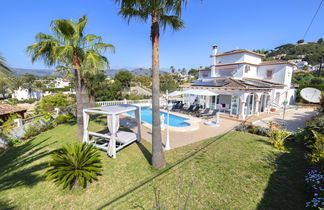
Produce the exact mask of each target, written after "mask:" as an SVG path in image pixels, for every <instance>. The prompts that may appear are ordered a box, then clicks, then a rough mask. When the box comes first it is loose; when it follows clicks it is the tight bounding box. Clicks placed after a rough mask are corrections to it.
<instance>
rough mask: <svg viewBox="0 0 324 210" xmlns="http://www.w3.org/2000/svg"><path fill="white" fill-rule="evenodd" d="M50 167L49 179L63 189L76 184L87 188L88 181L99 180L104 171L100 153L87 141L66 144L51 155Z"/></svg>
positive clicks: (47, 174) (47, 173) (48, 171)
mask: <svg viewBox="0 0 324 210" xmlns="http://www.w3.org/2000/svg"><path fill="white" fill-rule="evenodd" d="M49 166H50V169H49V170H47V171H46V176H47V180H49V181H54V182H55V184H56V185H58V186H60V185H63V189H65V188H67V187H69V188H70V189H71V188H72V187H75V186H82V187H83V188H85V187H86V186H87V183H88V182H92V181H93V180H97V177H98V175H100V173H101V172H102V163H101V159H100V154H99V152H98V150H97V149H96V148H94V147H93V146H92V145H91V144H87V143H82V144H80V143H75V144H73V145H66V146H64V147H63V148H62V149H60V150H58V151H57V152H55V153H54V154H53V155H52V156H51V161H49Z"/></svg>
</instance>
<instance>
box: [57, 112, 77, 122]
mask: <svg viewBox="0 0 324 210" xmlns="http://www.w3.org/2000/svg"><path fill="white" fill-rule="evenodd" d="M72 119H74V116H73V115H72V114H64V115H59V116H57V117H56V118H55V120H54V121H55V122H56V123H57V124H63V123H67V122H70V121H71V120H72Z"/></svg>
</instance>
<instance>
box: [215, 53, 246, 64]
mask: <svg viewBox="0 0 324 210" xmlns="http://www.w3.org/2000/svg"><path fill="white" fill-rule="evenodd" d="M242 62H244V53H237V54H231V55H224V56H219V57H217V56H216V63H217V65H219V64H229V63H242Z"/></svg>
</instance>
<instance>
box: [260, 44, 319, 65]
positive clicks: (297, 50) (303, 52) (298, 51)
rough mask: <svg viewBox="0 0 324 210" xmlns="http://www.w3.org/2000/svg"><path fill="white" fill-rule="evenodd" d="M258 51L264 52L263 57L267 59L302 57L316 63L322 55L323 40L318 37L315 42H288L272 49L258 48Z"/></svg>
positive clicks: (313, 63) (310, 62)
mask: <svg viewBox="0 0 324 210" xmlns="http://www.w3.org/2000/svg"><path fill="white" fill-rule="evenodd" d="M259 52H261V53H265V54H266V57H265V59H269V60H271V59H275V58H277V59H282V60H291V59H302V60H304V61H307V62H308V63H309V64H311V65H317V64H319V63H320V62H321V59H322V58H323V57H324V42H323V39H319V40H318V41H317V42H308V43H299V44H291V43H289V44H284V45H281V46H279V47H276V48H274V49H273V50H269V51H264V50H259ZM322 62H323V61H322Z"/></svg>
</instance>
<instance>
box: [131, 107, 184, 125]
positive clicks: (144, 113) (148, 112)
mask: <svg viewBox="0 0 324 210" xmlns="http://www.w3.org/2000/svg"><path fill="white" fill-rule="evenodd" d="M128 114H129V115H131V116H134V115H135V112H134V111H131V112H128ZM160 115H164V124H167V122H168V119H167V117H168V114H167V113H165V112H160ZM141 118H142V119H141V120H142V121H144V122H147V123H149V124H151V125H152V109H150V108H147V107H142V109H141ZM185 120H188V119H187V118H183V117H179V116H176V115H173V114H170V126H173V127H186V126H189V125H190V124H189V123H187V122H185Z"/></svg>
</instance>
